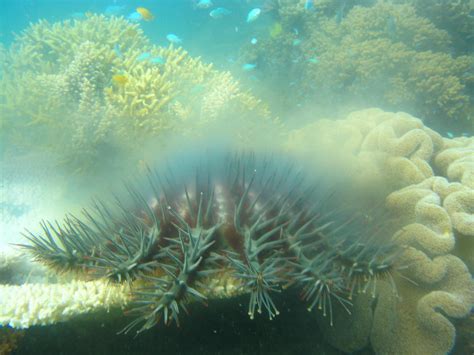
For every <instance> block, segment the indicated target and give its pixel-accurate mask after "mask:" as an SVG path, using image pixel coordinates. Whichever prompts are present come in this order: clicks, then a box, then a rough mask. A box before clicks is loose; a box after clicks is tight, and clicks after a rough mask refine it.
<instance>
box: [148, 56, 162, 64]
mask: <svg viewBox="0 0 474 355" xmlns="http://www.w3.org/2000/svg"><path fill="white" fill-rule="evenodd" d="M150 63H153V64H165V63H166V60H165V58H163V57H161V56H158V57H154V58H151V59H150Z"/></svg>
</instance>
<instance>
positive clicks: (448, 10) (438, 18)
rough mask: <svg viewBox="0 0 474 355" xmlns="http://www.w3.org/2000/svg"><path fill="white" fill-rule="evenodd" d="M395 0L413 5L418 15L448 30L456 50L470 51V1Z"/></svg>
mask: <svg viewBox="0 0 474 355" xmlns="http://www.w3.org/2000/svg"><path fill="white" fill-rule="evenodd" d="M396 2H398V3H408V4H411V5H413V7H414V8H415V9H416V11H417V13H418V14H419V15H420V16H425V17H427V18H428V19H430V20H431V21H432V22H433V23H434V24H435V25H436V26H437V27H438V28H441V29H443V30H446V31H448V32H449V34H450V35H451V37H452V39H453V45H454V46H455V48H456V50H457V51H458V52H460V53H466V52H470V51H472V48H471V49H470V45H469V43H470V41H472V39H473V33H472V28H473V27H474V18H473V17H472V15H471V14H472V11H473V10H474V4H473V3H472V1H470V0H456V1H440V0H437V1H431V0H397V1H396Z"/></svg>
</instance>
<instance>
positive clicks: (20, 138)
mask: <svg viewBox="0 0 474 355" xmlns="http://www.w3.org/2000/svg"><path fill="white" fill-rule="evenodd" d="M3 52H4V51H2V53H3ZM0 72H1V73H2V74H1V77H0V102H1V105H2V106H1V107H2V110H3V112H5V116H4V117H2V125H5V126H6V127H9V130H8V134H5V135H6V137H7V139H8V140H10V141H11V143H12V144H16V145H18V146H21V147H25V148H31V147H32V146H35V149H47V150H49V151H52V152H53V153H55V154H57V155H58V156H59V157H58V159H59V162H60V164H61V165H62V166H65V167H67V168H68V170H69V171H73V172H74V171H76V172H86V171H92V170H93V169H97V168H99V167H101V166H104V164H103V163H104V162H108V161H109V160H111V159H110V156H114V155H115V154H114V152H122V151H131V150H133V149H134V148H136V146H137V143H138V142H140V146H142V144H141V143H142V142H143V140H144V139H149V138H156V137H158V136H159V135H160V134H163V133H165V132H170V130H174V131H175V132H187V131H190V130H192V129H193V127H194V128H196V127H197V126H199V125H202V124H204V123H206V122H207V123H209V122H212V121H216V120H219V119H222V118H225V119H229V120H230V119H235V118H236V117H237V118H238V119H240V121H239V122H240V123H241V124H236V127H239V129H242V130H244V131H245V130H246V128H245V123H244V122H245V120H246V118H250V117H252V118H253V122H255V121H258V120H259V119H262V122H266V123H267V124H268V125H271V124H272V123H271V121H272V120H271V118H270V113H269V111H268V109H267V107H266V106H265V105H264V104H263V103H262V102H261V101H259V100H258V99H256V98H255V97H253V96H252V94H250V93H248V92H246V91H244V90H242V89H241V86H240V84H239V83H238V82H237V81H236V80H235V79H233V78H232V77H231V76H230V75H229V74H228V73H225V72H219V71H217V70H215V69H213V68H212V65H208V64H204V63H203V62H202V61H201V60H200V59H199V58H192V57H190V56H189V55H188V53H187V52H186V51H185V50H183V49H182V48H173V47H172V46H171V47H169V48H164V47H157V46H152V45H150V44H149V42H148V39H147V38H146V37H145V36H144V35H143V32H142V30H141V29H140V27H139V25H137V24H132V23H130V22H128V21H127V20H125V19H123V18H115V17H104V16H101V15H88V16H87V17H86V18H85V19H84V20H74V21H69V20H68V21H64V22H58V23H54V24H50V23H49V22H47V21H39V22H38V23H36V24H32V25H30V27H28V28H27V29H26V30H25V31H24V32H23V33H21V34H20V35H19V36H18V37H17V38H16V40H15V42H14V43H13V44H12V45H11V47H10V48H9V49H8V50H7V51H6V60H5V61H4V62H2V66H1V68H0ZM223 93H226V97H224V98H223V97H222V94H223ZM236 121H237V120H236ZM247 122H249V123H250V120H249V119H247ZM253 122H252V123H253ZM237 131H238V129H237ZM246 132H247V134H248V132H249V130H248V129H247V130H246ZM46 142H47V143H46ZM12 144H10V145H12ZM112 163H113V162H112ZM107 166H108V165H107V164H106V167H107Z"/></svg>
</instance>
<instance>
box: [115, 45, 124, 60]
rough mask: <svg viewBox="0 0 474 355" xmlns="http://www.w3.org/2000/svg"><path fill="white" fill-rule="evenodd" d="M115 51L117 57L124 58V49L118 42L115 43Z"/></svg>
mask: <svg viewBox="0 0 474 355" xmlns="http://www.w3.org/2000/svg"><path fill="white" fill-rule="evenodd" d="M114 52H115V55H116V56H117V58H123V54H122V51H121V50H120V46H119V45H118V43H115V45H114Z"/></svg>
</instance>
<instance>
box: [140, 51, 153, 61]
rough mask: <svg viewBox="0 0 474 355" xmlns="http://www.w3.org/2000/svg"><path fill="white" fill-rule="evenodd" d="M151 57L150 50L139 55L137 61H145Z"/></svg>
mask: <svg viewBox="0 0 474 355" xmlns="http://www.w3.org/2000/svg"><path fill="white" fill-rule="evenodd" d="M150 57H151V53H150V52H144V53H142V54H140V55H139V56H138V57H137V62H143V61H144V60H147V59H150Z"/></svg>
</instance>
